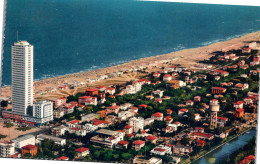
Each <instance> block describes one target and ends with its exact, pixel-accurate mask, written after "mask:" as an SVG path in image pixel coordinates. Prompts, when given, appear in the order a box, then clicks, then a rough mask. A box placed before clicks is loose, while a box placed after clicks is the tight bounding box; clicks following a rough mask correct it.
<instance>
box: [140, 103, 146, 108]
mask: <svg viewBox="0 0 260 164" xmlns="http://www.w3.org/2000/svg"><path fill="white" fill-rule="evenodd" d="M139 107H142V108H146V107H147V105H146V104H141V105H139Z"/></svg>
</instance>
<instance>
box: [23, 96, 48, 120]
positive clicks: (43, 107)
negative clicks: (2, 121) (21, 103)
mask: <svg viewBox="0 0 260 164" xmlns="http://www.w3.org/2000/svg"><path fill="white" fill-rule="evenodd" d="M24 119H25V120H26V121H30V122H34V123H36V124H40V125H41V124H45V123H46V122H49V121H52V120H53V103H52V102H51V101H46V100H43V101H38V102H35V103H34V105H33V108H32V110H28V115H27V116H25V117H24Z"/></svg>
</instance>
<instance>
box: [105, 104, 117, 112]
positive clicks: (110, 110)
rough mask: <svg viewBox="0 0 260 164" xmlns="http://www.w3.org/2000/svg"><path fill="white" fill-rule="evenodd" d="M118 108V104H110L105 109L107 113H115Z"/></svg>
mask: <svg viewBox="0 0 260 164" xmlns="http://www.w3.org/2000/svg"><path fill="white" fill-rule="evenodd" d="M119 110H120V106H118V105H112V106H110V107H107V109H106V111H107V113H115V114H118V112H119Z"/></svg>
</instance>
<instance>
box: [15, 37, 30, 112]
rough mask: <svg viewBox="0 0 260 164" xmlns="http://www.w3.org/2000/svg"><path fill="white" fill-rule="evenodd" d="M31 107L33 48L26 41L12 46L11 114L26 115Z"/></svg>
mask: <svg viewBox="0 0 260 164" xmlns="http://www.w3.org/2000/svg"><path fill="white" fill-rule="evenodd" d="M32 106H33V46H32V45H31V44H29V43H28V42H27V41H17V42H15V43H14V44H13V45H12V108H13V113H15V114H18V115H26V114H27V110H28V107H32Z"/></svg>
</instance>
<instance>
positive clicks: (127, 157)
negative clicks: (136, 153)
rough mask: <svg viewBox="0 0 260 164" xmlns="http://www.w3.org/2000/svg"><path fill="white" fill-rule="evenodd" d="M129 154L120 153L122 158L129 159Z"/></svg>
mask: <svg viewBox="0 0 260 164" xmlns="http://www.w3.org/2000/svg"><path fill="white" fill-rule="evenodd" d="M131 156H132V155H131V154H130V153H123V154H122V158H123V159H124V160H129V159H130V158H131Z"/></svg>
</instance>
